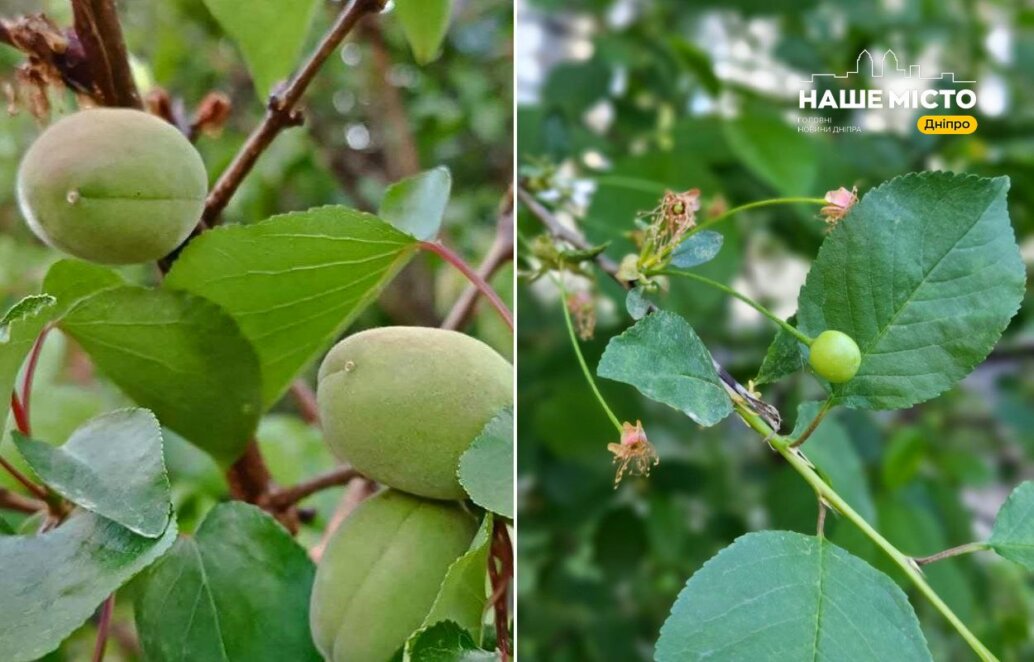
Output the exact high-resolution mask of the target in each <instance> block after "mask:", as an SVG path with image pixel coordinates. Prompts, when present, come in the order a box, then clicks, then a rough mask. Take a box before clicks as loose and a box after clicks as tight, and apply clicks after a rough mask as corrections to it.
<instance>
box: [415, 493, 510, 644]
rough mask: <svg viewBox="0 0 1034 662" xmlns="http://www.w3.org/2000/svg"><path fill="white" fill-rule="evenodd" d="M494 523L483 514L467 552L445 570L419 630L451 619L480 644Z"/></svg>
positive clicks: (489, 517)
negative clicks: (440, 584)
mask: <svg viewBox="0 0 1034 662" xmlns="http://www.w3.org/2000/svg"><path fill="white" fill-rule="evenodd" d="M494 521H495V518H494V517H492V513H486V514H485V518H484V520H482V522H481V528H479V529H478V532H477V535H475V536H474V540H473V541H471V543H470V549H468V550H467V552H466V553H465V554H464V555H463V556H461V557H459V558H458V559H456V560H455V561H454V562H453V564H452V565H451V566H449V570H448V572H446V573H445V579H443V580H442V586H441V588H440V589H438V596H437V597H435V599H434V604H433V605H431V611H429V612H428V613H427V617H426V618H425V619H424V623H423V626H422V627H428V626H430V625H434V624H435V623H437V622H439V621H441V620H445V619H451V620H453V621H455V622H456V623H457V624H459V625H460V627H462V628H463V629H464V630H466V631H467V632H469V633H470V634H471V635H472V636H473V637H474V641H475V642H479V641H481V629H482V623H483V620H484V614H485V605H486V604H487V603H488V590H487V588H486V581H485V580H486V577H487V575H488V555H489V552H490V550H491V542H492V526H493V522H494Z"/></svg>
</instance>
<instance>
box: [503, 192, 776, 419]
mask: <svg viewBox="0 0 1034 662" xmlns="http://www.w3.org/2000/svg"><path fill="white" fill-rule="evenodd" d="M517 196H518V197H519V198H520V201H521V203H522V204H523V205H524V206H525V207H526V208H527V209H528V211H530V212H531V213H532V214H533V215H534V216H535V217H536V218H538V219H539V221H541V222H542V224H543V225H545V226H546V229H547V230H548V231H549V233H550V234H551V235H553V236H554V237H556V238H557V239H560V240H562V241H565V242H567V243H569V244H571V245H572V246H574V247H575V248H579V249H587V248H590V247H591V244H590V243H589V242H588V241H586V240H585V238H584V237H582V236H581V235H579V234H578V233H577V232H575V231H574V230H571V229H570V228H568V227H567V226H565V225H564V224H563V223H561V222H560V220H559V219H558V218H556V216H554V215H553V214H552V213H551V212H550V211H549V210H548V209H546V207H545V206H544V205H542V203H540V202H539V201H538V200H536V199H535V196H533V195H532V194H531V193H529V192H528V191H526V190H524V189H523V188H518V189H517ZM595 262H596V264H597V266H599V268H600V269H602V270H603V271H604V272H605V273H606V274H607V275H608V276H610V277H611V278H613V279H614V280H615V281H616V282H617V283H618V284H619V285H621V287H623V288H625V289H626V290H629V289H631V288H632V287H633V283H630V282H628V281H626V280H624V279H623V278H621V277H620V276H618V265H617V263H616V262H614V261H613V260H611V259H610V258H608V257H606V256H605V255H603V254H600V255H598V256H596V258H595ZM650 309H651V310H654V309H655V308H654V306H652V305H651V306H650ZM711 364H712V365H713V366H714V369H715V371H716V372H717V373H718V377H719V378H720V379H721V380H722V385H723V386H724V387H725V390H726V392H727V393H728V394H729V397H731V398H733V399H736V398H739V399H741V400H743V401H745V402H746V403H747V405H748V406H749V407H750V408H751V409H752V410H753V411H754V412H755V413H756V414H757V415H758V416H761V417H762V418H763V419H764V420H765V422H766V423H768V425H769V426H770V427H771V428H772V429H773V430H776V431H778V430H779V429H780V428H781V427H782V417H781V416H780V415H779V411H778V410H777V409H776V408H775V407H773V406H772V405H770V404H768V403H767V402H764V401H763V400H760V399H759V398H757V397H755V396H754V394H753V393H751V392H750V390H748V389H747V387H745V386H743V385H742V384H740V383H739V382H738V381H736V379H735V378H734V377H733V376H732V375H730V374H729V372H728V371H727V370H726V369H725V368H723V367H722V366H721V364H719V363H718V362H717V361H715V360H714V358H712V359H711Z"/></svg>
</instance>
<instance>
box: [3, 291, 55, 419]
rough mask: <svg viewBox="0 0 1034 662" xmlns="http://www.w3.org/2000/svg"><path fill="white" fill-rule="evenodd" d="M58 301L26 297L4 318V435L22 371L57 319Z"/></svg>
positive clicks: (37, 296)
mask: <svg viewBox="0 0 1034 662" xmlns="http://www.w3.org/2000/svg"><path fill="white" fill-rule="evenodd" d="M55 305H56V303H55V300H54V298H53V297H50V296H47V295H35V296H30V297H26V298H24V299H22V300H21V301H19V302H18V303H16V304H15V305H14V306H12V307H11V309H10V310H8V311H7V312H6V313H5V314H4V316H3V318H0V394H2V399H0V402H2V403H3V404H2V405H0V406H2V407H3V409H2V410H0V411H3V414H2V415H0V437H2V436H3V432H4V430H6V429H7V425H6V421H7V418H8V411H9V410H10V407H9V406H8V403H9V400H10V398H11V391H12V390H13V389H14V386H15V382H16V381H17V379H18V372H19V371H20V370H21V367H22V363H23V362H24V361H25V357H26V356H27V355H28V353H29V350H31V349H32V345H33V344H34V343H35V342H36V338H37V336H39V334H40V331H42V330H43V327H44V326H46V324H47V323H48V322H50V321H51V320H52V319H53V318H54V309H55Z"/></svg>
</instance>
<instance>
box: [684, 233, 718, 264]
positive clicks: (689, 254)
mask: <svg viewBox="0 0 1034 662" xmlns="http://www.w3.org/2000/svg"><path fill="white" fill-rule="evenodd" d="M724 241H725V237H724V236H722V235H721V234H719V233H717V232H714V231H713V230H701V231H700V232H697V233H694V234H691V235H690V236H689V237H688V238H687V239H686V240H685V241H683V242H682V243H681V244H679V245H678V246H677V247H676V248H675V250H674V252H672V254H671V266H673V267H680V268H682V269H688V268H690V267H697V266H700V265H701V264H704V263H707V262H710V261H711V260H713V259H714V257H715V256H716V255H718V251H720V250H722V242H724Z"/></svg>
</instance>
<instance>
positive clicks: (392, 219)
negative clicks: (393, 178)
mask: <svg viewBox="0 0 1034 662" xmlns="http://www.w3.org/2000/svg"><path fill="white" fill-rule="evenodd" d="M451 189H452V175H450V174H449V169H448V168H446V167H445V166H439V167H437V168H434V169H433V170H425V171H424V172H421V173H419V174H417V175H413V176H412V177H407V178H405V179H402V180H399V181H397V182H395V183H394V184H392V185H391V186H389V187H388V189H387V190H386V191H385V192H384V199H382V200H381V207H380V209H379V210H378V211H377V215H378V216H380V217H381V218H383V219H384V220H385V221H387V222H389V223H391V224H392V225H393V226H395V227H396V228H398V229H399V230H401V231H402V232H405V233H406V234H409V235H412V236H414V237H416V238H417V239H419V240H421V241H430V240H431V239H434V238H435V237H437V236H438V229H439V228H441V226H442V218H443V217H444V216H445V206H446V205H447V204H448V203H449V191H450V190H451Z"/></svg>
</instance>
